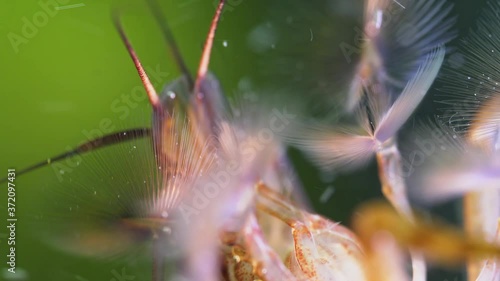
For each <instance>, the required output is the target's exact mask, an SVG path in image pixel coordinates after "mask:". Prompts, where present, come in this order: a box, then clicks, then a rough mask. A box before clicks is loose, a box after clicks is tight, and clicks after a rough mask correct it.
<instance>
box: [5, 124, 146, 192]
mask: <svg viewBox="0 0 500 281" xmlns="http://www.w3.org/2000/svg"><path fill="white" fill-rule="evenodd" d="M150 135H151V130H150V129H148V128H137V129H130V130H126V131H121V132H116V133H112V134H109V135H105V136H102V137H100V138H96V139H93V140H90V141H88V142H85V143H83V144H81V145H79V146H78V147H76V148H75V149H73V150H71V151H68V152H65V153H61V154H59V155H56V156H54V157H51V158H49V159H47V160H45V161H41V162H38V163H36V164H33V165H31V166H29V167H27V168H25V169H22V170H21V171H17V172H16V175H17V176H20V175H23V174H26V173H29V172H31V171H34V170H36V169H38V168H42V167H45V166H48V165H50V164H52V163H55V162H58V161H61V160H64V159H67V158H70V157H72V156H75V155H77V154H81V153H86V152H90V151H93V150H96V149H98V148H102V147H106V146H110V145H113V144H117V143H121V142H124V141H130V140H134V139H139V138H143V137H147V136H150ZM6 181H7V178H2V179H0V183H4V182H6Z"/></svg>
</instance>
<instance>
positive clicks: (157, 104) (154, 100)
mask: <svg viewBox="0 0 500 281" xmlns="http://www.w3.org/2000/svg"><path fill="white" fill-rule="evenodd" d="M113 22H114V24H115V26H116V29H117V30H118V32H119V33H120V37H121V38H122V41H123V43H124V44H125V47H126V48H127V51H128V53H129V55H130V57H131V58H132V61H133V62H134V65H135V68H136V69H137V72H138V73H139V76H140V77H141V81H142V85H144V88H145V89H146V93H147V94H148V98H149V103H151V106H152V107H153V109H154V110H155V111H159V110H160V109H161V107H162V106H161V101H160V98H159V97H158V94H157V93H156V90H155V88H154V86H153V84H152V83H151V80H149V77H148V75H147V74H146V71H145V70H144V67H142V64H141V61H140V60H139V57H137V54H136V53H135V50H134V48H133V47H132V44H130V41H129V40H128V38H127V35H125V31H124V30H123V26H122V24H121V21H120V14H119V12H116V11H115V12H114V13H113Z"/></svg>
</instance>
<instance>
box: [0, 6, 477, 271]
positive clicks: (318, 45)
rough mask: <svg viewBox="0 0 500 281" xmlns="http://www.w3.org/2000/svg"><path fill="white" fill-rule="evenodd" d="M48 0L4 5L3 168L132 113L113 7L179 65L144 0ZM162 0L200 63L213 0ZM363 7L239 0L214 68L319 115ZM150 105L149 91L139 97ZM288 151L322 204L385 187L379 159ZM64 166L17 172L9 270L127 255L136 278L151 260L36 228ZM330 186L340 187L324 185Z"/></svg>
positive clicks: (154, 62) (127, 67)
mask: <svg viewBox="0 0 500 281" xmlns="http://www.w3.org/2000/svg"><path fill="white" fill-rule="evenodd" d="M49 2H50V1H48V0H42V1H40V2H37V1H8V2H5V1H4V3H3V5H2V8H1V10H0V35H1V36H2V37H1V38H3V39H2V40H0V63H1V69H2V70H1V75H0V83H1V85H2V89H1V94H0V95H1V100H0V124H1V126H0V128H1V129H2V131H1V134H0V136H1V140H0V173H2V174H0V177H2V176H3V173H5V174H6V171H7V168H11V167H13V168H18V169H20V168H21V167H25V166H27V165H29V164H32V163H33V162H35V161H39V160H41V159H46V158H47V157H49V156H52V155H55V154H57V153H60V152H62V151H64V150H65V149H67V148H68V147H73V146H74V145H75V144H78V143H80V142H81V141H82V140H84V139H85V138H86V137H85V135H84V134H83V133H82V132H83V130H87V131H90V130H92V129H95V128H98V127H99V126H100V122H101V120H103V118H109V119H110V120H111V121H112V122H113V124H114V125H116V129H117V130H118V129H120V128H126V127H127V126H128V124H130V122H129V123H127V122H122V120H121V119H120V118H119V115H118V114H116V113H114V112H113V110H111V104H112V103H113V102H114V101H115V100H116V99H117V98H119V97H120V96H121V95H122V94H128V93H130V92H131V90H132V89H133V88H134V87H136V86H138V85H140V80H139V79H138V76H137V73H136V71H135V69H134V67H133V65H132V63H131V61H130V58H129V57H128V54H127V52H126V51H125V48H124V46H123V44H122V42H121V40H120V39H119V37H118V34H117V32H116V30H115V28H114V27H113V24H112V22H111V16H110V14H111V10H112V9H113V8H117V9H120V10H122V12H123V15H124V17H123V22H124V26H125V29H126V32H127V34H128V35H129V37H130V39H131V41H132V43H133V45H134V47H135V49H136V51H137V53H138V54H139V56H140V58H141V60H142V62H143V64H144V65H146V66H147V67H150V68H153V69H154V68H159V69H161V71H163V72H167V73H168V74H169V76H168V78H166V81H164V82H168V81H170V80H171V79H173V78H175V77H177V76H178V75H179V72H178V71H177V68H176V67H175V65H174V64H173V60H172V58H171V57H170V56H169V55H168V52H167V48H166V46H165V44H164V41H163V40H162V38H161V33H160V31H159V28H158V26H157V25H156V24H155V22H154V20H153V19H152V17H151V13H150V12H149V10H148V9H147V7H146V5H145V3H143V1H108V0H106V1H104V0H103V1H87V0H86V1H75V0H72V1H60V3H61V4H60V5H61V6H67V5H79V6H78V7H77V6H75V7H74V8H70V9H62V10H58V11H57V12H54V13H53V15H48V16H46V22H44V18H43V15H42V16H40V12H41V11H44V10H43V8H42V6H43V5H40V3H49ZM52 2H54V1H52ZM160 2H161V5H162V10H163V12H164V13H165V15H166V17H167V19H168V21H169V23H170V26H171V28H172V30H173V33H174V35H175V37H176V38H177V42H178V45H179V47H180V49H181V50H182V53H183V55H184V58H185V60H186V63H187V65H188V67H189V68H190V70H191V71H192V72H193V73H194V71H195V69H196V67H197V65H198V60H199V57H200V53H201V47H202V44H203V42H204V40H205V35H206V32H207V30H208V24H209V22H210V20H211V17H212V15H213V11H214V8H215V4H214V2H215V1H212V0H185V1H180V0H169V1H160ZM55 3H57V2H55ZM80 4H84V6H83V5H80ZM483 6H484V1H467V0H460V1H458V0H457V1H456V7H455V10H454V11H453V12H454V13H455V14H456V15H458V25H457V27H458V28H459V31H460V33H461V34H465V33H466V31H467V29H468V28H469V27H471V26H472V25H471V24H472V22H473V21H474V19H475V18H476V17H477V14H478V12H479V10H480V9H481V7H483ZM49 9H52V10H53V7H49ZM362 11H363V3H362V1H351V0H336V1H334V0H329V1H322V0H321V1H320V0H318V1H305V0H303V1H297V0H293V1H285V0H271V1H264V0H240V1H236V0H234V1H229V2H228V6H227V7H226V11H225V12H224V14H223V19H222V21H221V22H220V26H219V30H218V32H217V35H216V39H215V46H214V50H213V56H212V61H211V66H210V69H211V70H212V71H213V72H214V73H216V75H217V76H218V77H219V79H220V81H221V84H222V87H223V89H224V91H225V93H226V94H228V95H232V94H233V93H235V92H239V91H241V90H242V88H245V89H248V87H250V88H251V89H252V90H253V91H255V92H263V93H265V94H266V95H268V94H270V93H272V92H276V93H281V96H278V100H282V105H286V104H287V102H288V101H289V100H293V99H295V100H303V102H304V104H307V105H308V107H309V109H310V113H311V114H312V115H321V114H322V113H324V112H326V111H328V110H329V109H330V108H335V105H336V102H338V99H337V98H336V95H334V94H331V93H332V92H333V91H335V89H341V88H342V87H343V86H345V85H346V81H347V80H346V79H349V77H350V74H351V73H352V71H353V68H354V64H353V63H347V62H346V60H345V58H344V57H343V56H342V54H341V53H340V49H339V48H338V46H339V44H340V43H341V42H348V43H350V42H352V40H353V37H354V36H355V34H354V32H353V28H354V27H356V26H360V25H361V18H362ZM35 15H38V16H35ZM34 16H35V21H39V22H42V23H43V24H42V25H38V26H36V25H35V29H34V30H29V33H28V34H25V35H28V36H27V37H29V38H27V37H25V39H24V40H23V41H22V42H21V41H19V42H21V43H19V45H16V44H12V42H11V40H12V38H14V37H15V36H16V35H17V36H23V28H26V27H25V26H26V23H25V22H24V21H23V19H27V20H28V21H29V22H31V23H33V20H34V19H33V17H34ZM37 17H39V18H37ZM13 34H15V35H13ZM262 34H263V35H262ZM18 39H19V38H17V39H16V40H18ZM318 81H319V82H318ZM249 85H250V86H249ZM157 89H158V88H157ZM261 90H262V91H261ZM147 106H148V105H147V102H146V101H144V102H142V103H141V105H140V106H139V107H140V108H145V109H147ZM419 110H420V114H421V115H428V114H432V113H433V112H434V110H435V105H434V104H433V98H432V97H429V98H427V99H426V102H425V104H424V105H423V106H422V107H421V108H420V109H419ZM141 112H143V111H141ZM290 153H291V155H292V158H293V161H294V164H295V165H296V167H297V171H298V174H299V177H300V179H301V181H302V182H303V184H304V186H305V188H306V192H307V194H308V195H309V198H310V200H311V202H312V204H313V206H314V208H315V210H317V211H318V212H319V213H321V214H324V215H327V216H329V217H331V218H333V219H334V220H337V221H341V222H345V223H347V224H348V223H349V219H350V217H351V215H352V213H353V210H354V209H355V208H356V206H357V205H358V204H359V203H361V202H363V201H365V200H366V199H369V198H373V197H379V196H380V192H379V184H378V179H377V175H376V169H375V167H374V166H373V165H371V166H369V167H367V168H366V169H363V170H362V171H359V172H357V173H355V174H353V175H338V176H332V175H324V174H323V173H321V172H319V171H318V170H317V169H316V168H315V167H314V166H313V165H312V164H311V163H309V162H308V161H307V160H306V159H305V158H304V157H302V155H301V154H300V153H299V152H298V151H296V150H293V149H292V150H291V152H290ZM54 178H55V175H54V173H53V171H52V169H50V168H45V169H42V170H39V171H37V172H33V173H32V174H29V175H26V176H22V177H19V178H18V179H16V186H17V202H16V203H17V204H16V206H17V214H18V217H19V222H18V223H17V229H16V232H17V237H16V238H17V253H16V254H17V270H18V272H20V274H18V275H17V276H18V277H20V279H5V280H51V281H58V280H65V281H67V280H77V281H82V280H92V281H93V280H113V278H114V275H113V270H116V272H120V270H121V269H122V268H123V267H124V266H126V268H127V273H130V274H131V275H134V276H136V277H137V278H136V279H135V280H147V278H143V276H148V275H149V269H148V268H147V266H146V267H145V266H143V265H144V263H147V262H146V261H135V262H134V263H130V262H128V261H113V262H101V261H96V260H92V259H88V258H82V257H77V256H72V255H69V254H66V253H63V252H61V251H58V250H55V249H53V248H51V247H49V246H47V245H45V244H44V243H42V242H40V241H39V240H38V239H37V229H36V227H35V226H33V225H30V224H29V223H27V220H25V221H23V219H22V218H23V216H26V217H30V216H33V215H36V213H37V210H36V208H35V207H34V206H36V205H37V204H38V203H39V202H38V201H37V200H40V198H39V196H37V195H36V194H37V193H36V192H34V190H36V189H38V188H41V187H42V186H43V187H46V186H48V185H50V183H51V182H53V181H54ZM327 189H329V190H332V191H333V193H332V194H331V196H328V197H325V195H324V192H325V190H327ZM1 190H4V191H2V192H0V202H1V203H0V213H1V214H0V229H1V230H0V235H2V236H0V261H2V263H1V264H2V266H1V268H2V273H1V275H0V279H1V278H6V277H8V276H11V275H9V274H6V273H5V272H4V271H3V270H4V267H5V263H4V261H5V260H6V257H5V254H6V247H7V245H6V243H5V242H6V241H5V239H4V238H5V236H4V235H5V233H6V228H5V227H3V226H2V225H3V224H4V223H5V216H6V213H7V211H6V209H5V202H6V201H7V200H6V192H5V186H4V187H2V188H1ZM328 192H329V193H331V192H330V191H328ZM322 195H323V197H322ZM35 202H37V204H35ZM456 210H457V209H456V206H455V205H453V204H448V205H445V206H444V207H441V208H437V211H438V213H441V214H443V215H445V216H448V218H449V220H452V221H453V220H454V219H455V217H454V215H455V214H456ZM23 276H25V278H24V279H23ZM430 280H464V279H463V276H462V274H461V273H460V272H447V271H433V272H432V273H431V278H430Z"/></svg>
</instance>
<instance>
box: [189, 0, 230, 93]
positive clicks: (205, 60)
mask: <svg viewBox="0 0 500 281" xmlns="http://www.w3.org/2000/svg"><path fill="white" fill-rule="evenodd" d="M224 2H225V1H224V0H220V1H219V5H217V10H216V11H215V15H214V17H213V19H212V24H211V25H210V30H209V31H208V35H207V40H206V41H205V46H203V54H202V55H201V60H200V66H199V67H198V73H197V75H196V81H195V83H194V88H193V93H194V94H198V91H199V90H200V85H201V81H203V79H204V78H205V77H206V75H207V71H208V65H209V63H210V54H211V52H212V46H213V44H214V38H215V31H216V30H217V25H218V23H219V19H220V15H221V14H222V9H223V8H224Z"/></svg>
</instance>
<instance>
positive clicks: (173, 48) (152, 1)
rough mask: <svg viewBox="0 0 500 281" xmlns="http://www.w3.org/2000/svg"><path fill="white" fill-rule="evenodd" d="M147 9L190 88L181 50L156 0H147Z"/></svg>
mask: <svg viewBox="0 0 500 281" xmlns="http://www.w3.org/2000/svg"><path fill="white" fill-rule="evenodd" d="M147 3H148V6H149V9H150V10H151V12H152V13H153V16H154V17H155V19H156V21H157V22H158V24H159V25H160V29H161V31H162V33H163V38H164V39H165V41H166V42H167V45H168V47H169V48H170V52H171V54H172V56H173V57H174V60H175V62H176V64H177V67H178V68H179V70H180V71H181V72H182V74H184V76H186V79H187V82H188V85H189V88H190V89H192V88H193V85H194V82H193V77H192V76H191V74H190V73H189V70H188V68H187V66H186V63H185V62H184V59H183V58H182V55H181V52H180V50H179V47H178V46H177V43H176V42H175V38H174V35H173V33H172V30H171V29H170V26H169V25H168V23H167V20H166V18H165V16H164V15H163V13H162V12H161V7H160V5H159V4H158V1H156V0H148V1H147Z"/></svg>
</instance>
